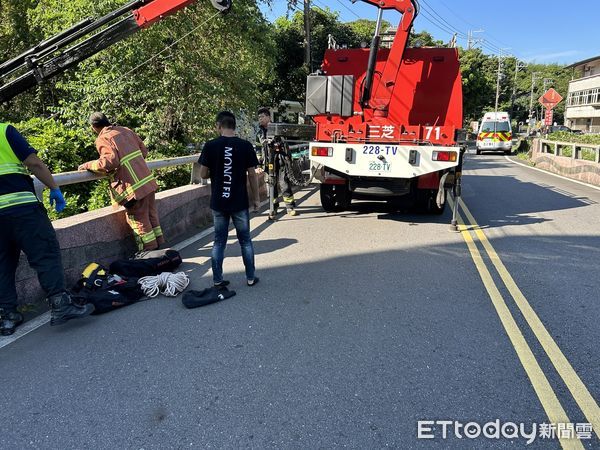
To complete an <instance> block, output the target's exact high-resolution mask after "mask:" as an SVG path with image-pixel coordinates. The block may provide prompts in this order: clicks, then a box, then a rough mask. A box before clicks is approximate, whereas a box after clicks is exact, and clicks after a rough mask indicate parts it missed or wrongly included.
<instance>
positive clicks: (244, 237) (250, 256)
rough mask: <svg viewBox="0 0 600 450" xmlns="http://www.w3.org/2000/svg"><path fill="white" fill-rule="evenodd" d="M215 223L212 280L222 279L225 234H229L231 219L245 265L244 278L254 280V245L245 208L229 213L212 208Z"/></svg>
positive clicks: (225, 242) (225, 243) (248, 215)
mask: <svg viewBox="0 0 600 450" xmlns="http://www.w3.org/2000/svg"><path fill="white" fill-rule="evenodd" d="M212 213H213V220H214V224H215V243H214V245H213V249H212V261H211V263H212V271H213V281H214V282H215V283H220V282H221V281H223V259H225V247H226V246H227V235H228V234H229V220H230V219H231V220H232V221H233V225H234V226H235V232H236V234H237V238H238V242H239V243H240V247H241V249H242V259H243V260H244V266H245V267H246V278H247V279H248V280H254V247H253V246H252V239H251V238H250V214H249V212H248V210H247V209H243V210H241V211H237V212H233V213H229V212H222V211H215V210H214V209H213V210H212Z"/></svg>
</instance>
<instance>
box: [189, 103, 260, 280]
mask: <svg viewBox="0 0 600 450" xmlns="http://www.w3.org/2000/svg"><path fill="white" fill-rule="evenodd" d="M235 125H236V123H235V116H234V115H233V114H232V113H231V112H229V111H223V112H221V113H219V114H218V115H217V130H218V131H219V134H220V135H221V136H220V137H218V138H217V139H213V140H212V141H208V142H207V143H206V144H204V149H203V150H202V154H201V155H200V160H199V163H200V165H201V168H200V176H201V177H202V178H209V177H210V182H211V186H210V187H211V199H210V208H211V209H212V212H213V219H214V225H215V242H214V245H213V249H212V271H213V282H214V284H215V286H216V287H224V286H227V285H229V281H226V280H224V279H223V259H224V258H225V247H226V245H227V235H228V233H229V222H230V220H231V221H233V225H234V226H235V230H236V233H237V238H238V242H239V243H240V247H241V249H242V259H243V260H244V266H245V268H246V280H247V283H248V286H254V285H255V284H256V283H258V277H256V276H255V275H254V247H253V245H252V239H251V238H250V214H249V211H248V207H249V201H248V189H247V187H246V185H247V182H248V181H249V186H250V196H251V199H252V209H253V211H254V212H257V211H258V208H259V206H260V199H259V192H258V176H257V174H256V166H257V165H258V159H257V158H256V152H255V151H254V147H253V146H252V144H251V143H250V142H248V141H245V140H243V139H240V138H238V137H236V135H235Z"/></svg>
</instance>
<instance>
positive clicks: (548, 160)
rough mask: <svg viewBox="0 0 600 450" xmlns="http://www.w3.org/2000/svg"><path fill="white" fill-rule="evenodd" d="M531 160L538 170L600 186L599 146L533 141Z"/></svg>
mask: <svg viewBox="0 0 600 450" xmlns="http://www.w3.org/2000/svg"><path fill="white" fill-rule="evenodd" d="M531 159H532V161H533V162H534V163H535V166H536V167H538V168H540V169H544V170H547V171H549V172H553V173H556V174H559V175H562V176H565V177H569V178H573V179H575V180H579V181H583V182H584V183H589V184H593V185H596V186H600V145H597V144H581V143H574V142H560V141H551V140H548V139H534V140H533V147H532V156H531Z"/></svg>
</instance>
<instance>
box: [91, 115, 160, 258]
mask: <svg viewBox="0 0 600 450" xmlns="http://www.w3.org/2000/svg"><path fill="white" fill-rule="evenodd" d="M90 125H91V126H92V129H93V130H94V132H95V133H96V134H97V135H98V137H97V138H96V149H97V150H98V155H99V158H98V159H96V160H94V161H88V162H86V163H85V164H82V165H80V166H79V170H90V171H92V172H96V173H102V174H108V175H109V177H110V194H111V197H112V200H113V203H115V204H119V205H122V206H124V207H125V211H126V213H127V222H128V223H129V226H130V227H131V228H132V229H133V234H134V236H135V239H136V241H137V244H138V250H140V251H145V250H156V249H158V248H159V247H160V246H161V245H162V244H164V242H165V240H164V238H163V232H162V229H161V227H160V222H159V220H158V212H157V210H156V200H155V193H156V190H157V189H158V185H157V184H156V180H155V179H154V176H153V175H152V172H151V171H150V169H149V168H148V165H147V164H146V160H145V159H144V158H146V156H147V155H148V149H147V148H146V146H145V145H144V142H143V141H142V140H141V139H140V137H139V136H138V135H137V134H135V133H134V132H133V131H131V130H130V129H129V128H126V127H119V126H115V125H112V124H111V123H110V122H109V120H108V119H107V117H106V116H105V115H104V114H103V113H101V112H95V113H92V114H91V115H90Z"/></svg>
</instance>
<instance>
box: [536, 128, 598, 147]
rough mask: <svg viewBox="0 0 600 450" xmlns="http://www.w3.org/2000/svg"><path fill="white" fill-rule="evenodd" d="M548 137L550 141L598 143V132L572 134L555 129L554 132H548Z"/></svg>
mask: <svg viewBox="0 0 600 450" xmlns="http://www.w3.org/2000/svg"><path fill="white" fill-rule="evenodd" d="M548 139H549V140H551V141H562V142H576V143H578V144H592V145H600V134H573V133H568V132H566V131H557V132H556V133H550V134H549V135H548Z"/></svg>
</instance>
